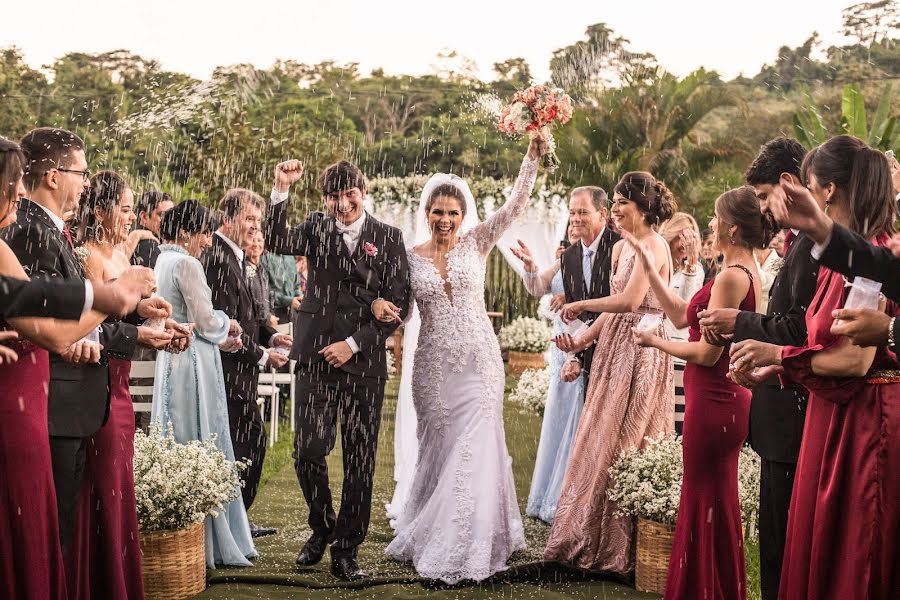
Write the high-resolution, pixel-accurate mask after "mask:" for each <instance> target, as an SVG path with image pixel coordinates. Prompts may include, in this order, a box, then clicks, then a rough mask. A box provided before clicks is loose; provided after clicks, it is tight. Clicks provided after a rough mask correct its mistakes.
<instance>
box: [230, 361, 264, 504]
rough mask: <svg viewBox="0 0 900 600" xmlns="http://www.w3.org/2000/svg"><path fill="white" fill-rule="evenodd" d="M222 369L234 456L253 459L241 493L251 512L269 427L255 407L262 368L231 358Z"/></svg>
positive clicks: (257, 487)
mask: <svg viewBox="0 0 900 600" xmlns="http://www.w3.org/2000/svg"><path fill="white" fill-rule="evenodd" d="M224 356H225V355H224V354H223V357H224ZM222 367H223V370H224V371H225V395H226V397H227V400H228V425H229V430H230V431H231V445H232V448H234V457H235V458H236V459H237V460H248V459H249V460H250V467H249V468H248V469H247V470H246V471H244V472H243V477H244V487H243V489H242V490H241V494H242V495H243V500H244V508H246V509H247V510H248V511H249V510H250V507H251V506H253V501H254V500H255V499H256V493H257V491H259V478H260V476H261V475H262V469H263V462H264V461H265V460H266V428H265V427H264V426H263V419H262V415H260V413H259V408H258V407H257V404H256V399H257V394H256V386H257V381H258V380H259V368H258V367H256V366H255V365H254V366H247V365H245V364H240V363H238V362H237V361H232V360H230V359H223V360H222Z"/></svg>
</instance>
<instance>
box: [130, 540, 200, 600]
mask: <svg viewBox="0 0 900 600" xmlns="http://www.w3.org/2000/svg"><path fill="white" fill-rule="evenodd" d="M141 553H142V554H143V570H144V593H145V595H146V597H147V600H182V599H183V598H189V597H191V596H195V595H197V594H199V593H200V592H202V591H203V590H205V589H206V556H205V552H204V547H203V523H202V522H201V523H197V524H196V525H194V526H192V527H189V528H188V529H178V530H176V531H152V532H143V531H142V532H141Z"/></svg>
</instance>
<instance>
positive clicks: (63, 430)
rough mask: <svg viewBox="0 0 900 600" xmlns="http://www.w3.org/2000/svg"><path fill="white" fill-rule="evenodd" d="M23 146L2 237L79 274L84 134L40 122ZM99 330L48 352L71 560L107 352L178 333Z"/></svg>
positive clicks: (43, 269)
mask: <svg viewBox="0 0 900 600" xmlns="http://www.w3.org/2000/svg"><path fill="white" fill-rule="evenodd" d="M21 146H22V149H23V150H24V151H25V155H26V157H27V162H26V166H25V172H24V176H23V182H24V184H25V189H26V192H27V193H28V194H29V196H30V197H29V198H28V199H23V200H22V201H21V203H20V205H19V210H18V213H17V222H16V223H14V224H12V225H10V226H9V227H7V228H6V230H4V232H3V238H4V239H5V240H6V242H7V243H8V244H9V247H10V248H11V249H12V250H13V252H15V254H16V257H17V258H18V260H19V262H20V263H21V264H22V266H23V268H24V269H25V272H26V273H27V274H29V275H31V276H36V275H39V274H43V275H45V276H49V277H61V278H73V277H81V275H82V269H81V266H80V263H79V261H78V260H77V258H76V256H75V250H74V245H73V242H72V235H71V233H70V231H69V228H68V227H67V226H66V224H65V221H64V220H63V215H64V214H65V213H67V212H71V211H74V210H75V209H76V208H77V207H78V202H79V200H80V198H81V193H82V192H83V191H84V190H85V189H87V187H88V186H89V182H88V175H89V173H88V171H87V160H86V159H85V154H84V142H83V141H82V140H81V138H79V137H78V136H77V135H75V134H74V133H72V132H70V131H66V130H64V129H55V128H50V127H41V128H37V129H34V130H32V131H30V132H29V133H27V134H26V135H25V137H24V138H23V139H22V142H21ZM142 305H143V308H142V306H140V305H139V307H138V311H137V312H138V314H140V316H142V317H144V318H150V317H156V316H160V311H159V310H158V309H156V308H155V306H154V305H153V304H152V303H148V304H144V303H142ZM163 316H164V313H163ZM98 333H99V343H97V342H96V341H90V340H83V341H80V342H78V344H77V349H76V350H77V351H75V352H67V353H63V354H57V353H51V354H50V384H49V391H48V411H47V412H48V421H49V434H50V450H51V458H52V462H53V478H54V487H55V490H56V498H57V508H58V513H59V532H60V542H61V544H62V549H63V555H64V558H65V560H66V561H67V562H68V561H70V560H71V559H72V556H71V555H70V554H69V552H68V550H69V545H70V542H71V540H72V534H73V531H74V524H75V515H76V509H77V506H78V500H79V497H80V490H81V480H82V469H83V465H84V461H85V455H86V448H87V445H86V442H87V438H89V437H90V436H91V435H93V434H94V433H95V432H96V431H97V430H98V429H99V428H100V426H101V425H102V424H103V421H104V419H105V417H106V412H107V408H108V406H109V391H108V390H109V370H108V368H107V367H106V360H107V357H108V356H110V355H111V356H114V357H118V358H124V359H127V358H128V357H130V356H131V354H132V353H133V351H134V348H135V344H136V343H137V342H138V341H143V342H147V343H161V344H166V343H169V342H170V341H171V338H172V335H171V333H166V332H155V331H150V330H147V328H141V329H138V328H137V327H135V326H133V325H130V324H127V323H103V324H102V325H101V326H100V330H99V332H98ZM101 346H102V351H101ZM101 357H102V359H103V364H100V360H101ZM73 361H74V362H73Z"/></svg>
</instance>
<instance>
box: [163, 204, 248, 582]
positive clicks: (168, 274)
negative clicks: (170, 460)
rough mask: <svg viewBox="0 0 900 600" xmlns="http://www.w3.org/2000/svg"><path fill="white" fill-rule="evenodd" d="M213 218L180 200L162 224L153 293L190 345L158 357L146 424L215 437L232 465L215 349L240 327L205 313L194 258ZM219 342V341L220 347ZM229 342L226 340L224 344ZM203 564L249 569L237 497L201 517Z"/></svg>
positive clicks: (204, 289)
mask: <svg viewBox="0 0 900 600" xmlns="http://www.w3.org/2000/svg"><path fill="white" fill-rule="evenodd" d="M212 220H213V215H212V214H211V213H210V211H209V209H207V208H205V207H204V206H202V205H201V204H200V203H199V202H197V201H196V200H185V201H184V202H182V203H181V204H179V205H178V206H176V207H175V208H173V209H171V210H170V211H169V212H167V213H166V214H165V215H163V218H162V224H161V225H160V236H161V237H162V240H163V244H162V245H161V246H160V247H159V251H160V253H159V257H158V258H157V261H156V275H157V281H158V283H159V295H160V296H162V297H163V298H165V299H166V300H168V301H169V302H171V303H172V318H173V319H175V320H176V321H190V322H192V323H194V336H195V337H194V343H193V344H192V345H191V347H190V348H189V349H188V350H187V351H186V352H185V354H184V356H175V355H173V354H171V353H169V352H160V353H159V354H158V355H157V359H156V377H155V378H154V380H153V411H152V414H151V420H152V422H154V423H160V424H161V425H163V426H167V425H168V424H170V423H171V425H172V428H173V430H174V434H175V439H176V441H178V442H179V443H181V444H187V443H188V442H191V441H193V440H208V439H210V437H211V436H212V435H215V436H216V447H217V448H218V449H219V450H221V451H222V452H223V453H224V454H225V458H226V459H228V460H230V461H233V460H234V448H233V447H232V445H231V431H230V429H229V427H228V406H227V405H226V401H225V376H224V375H223V374H222V358H221V355H220V353H219V347H220V344H222V343H223V342H226V338H228V337H229V336H230V337H231V338H232V340H233V339H234V338H237V336H239V335H240V334H241V326H240V325H239V324H238V322H237V321H234V320H232V319H229V318H228V316H227V315H226V314H225V313H224V312H222V311H221V310H213V307H212V292H211V291H210V289H209V286H208V285H207V284H206V275H205V274H204V271H203V266H202V265H201V264H200V261H199V258H200V255H201V254H202V253H203V251H204V250H205V249H206V248H207V247H209V245H210V243H211V235H212V227H213V225H212ZM226 343H227V342H226ZM232 343H233V342H232ZM204 535H205V536H206V566H207V567H209V568H210V569H215V568H216V565H227V566H236V567H249V566H251V563H250V559H251V558H256V556H257V554H256V548H255V547H254V545H253V540H252V539H251V537H250V522H249V521H248V520H247V511H246V510H245V509H244V503H243V501H242V499H241V496H240V493H238V496H237V499H236V500H233V501H232V502H230V503H229V504H227V505H226V506H225V508H224V510H222V511H221V512H220V513H219V515H218V516H216V517H211V516H210V517H206V529H205V533H204Z"/></svg>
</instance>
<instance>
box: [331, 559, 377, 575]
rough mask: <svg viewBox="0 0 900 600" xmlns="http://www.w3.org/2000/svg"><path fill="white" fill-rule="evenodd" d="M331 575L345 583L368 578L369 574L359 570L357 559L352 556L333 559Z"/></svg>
mask: <svg viewBox="0 0 900 600" xmlns="http://www.w3.org/2000/svg"><path fill="white" fill-rule="evenodd" d="M331 574H332V575H334V576H335V577H337V578H338V579H343V580H344V581H357V580H359V579H363V578H365V577H368V576H369V574H368V573H366V572H365V571H363V570H362V569H360V568H359V565H358V564H357V563H356V559H355V558H353V557H352V556H342V557H340V558H335V557H334V556H332V557H331Z"/></svg>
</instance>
